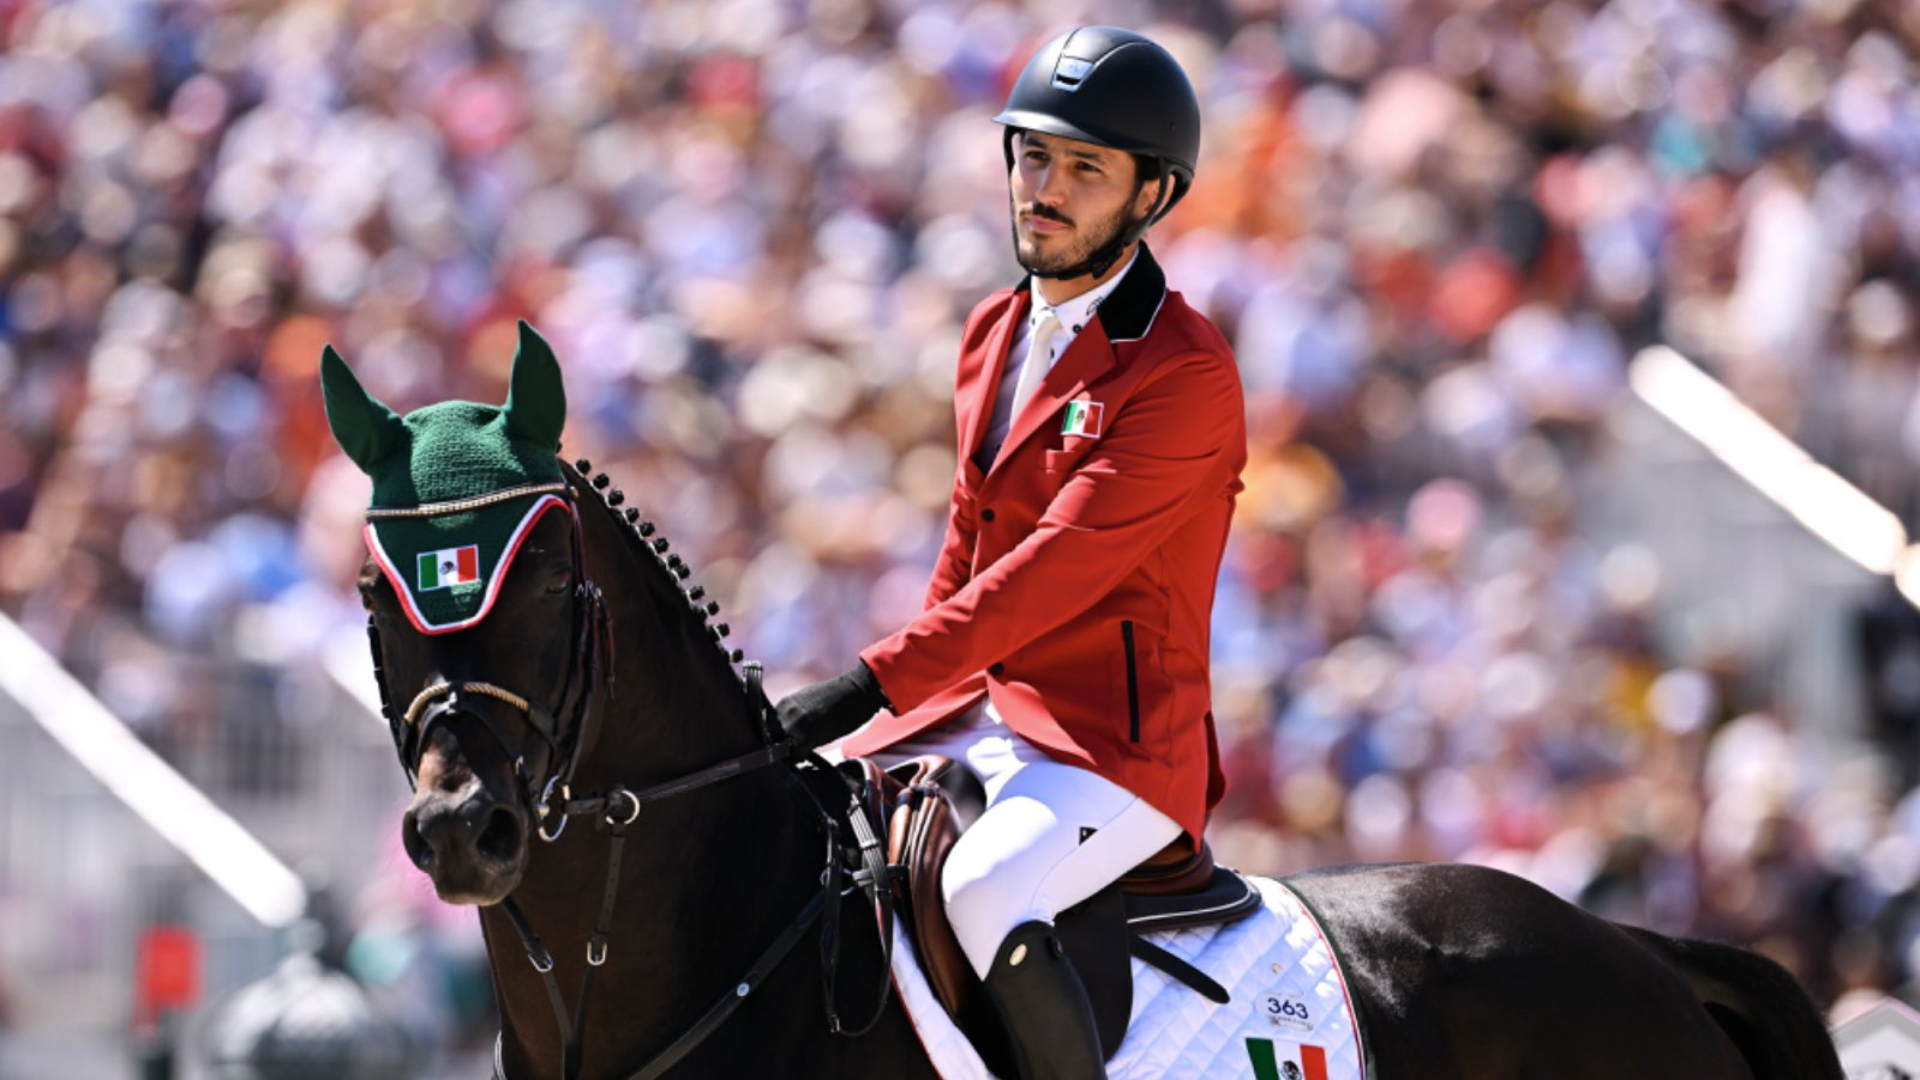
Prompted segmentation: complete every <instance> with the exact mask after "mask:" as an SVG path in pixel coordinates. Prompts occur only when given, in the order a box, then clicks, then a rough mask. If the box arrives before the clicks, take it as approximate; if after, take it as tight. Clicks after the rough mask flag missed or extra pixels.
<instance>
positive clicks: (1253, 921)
mask: <svg viewBox="0 0 1920 1080" xmlns="http://www.w3.org/2000/svg"><path fill="white" fill-rule="evenodd" d="M1251 880H1252V881H1253V883H1254V884H1255V885H1256V886H1258V887H1259V889H1260V895H1261V897H1262V899H1263V900H1264V901H1265V904H1264V905H1263V907H1262V908H1261V910H1259V911H1256V912H1254V913H1253V914H1252V915H1249V916H1247V917H1246V918H1244V919H1242V920H1240V921H1239V922H1236V923H1234V924H1233V925H1231V926H1224V927H1221V926H1208V927H1202V928H1200V929H1197V930H1170V931H1166V932H1163V933H1156V934H1149V935H1148V939H1149V940H1151V941H1152V942H1153V943H1154V944H1156V945H1159V946H1160V947H1161V948H1163V949H1166V950H1167V951H1168V952H1171V953H1173V954H1174V955H1175V956H1178V957H1180V958H1181V959H1182V960H1185V961H1186V962H1188V963H1190V964H1192V965H1193V966H1194V967H1197V968H1199V969H1200V970H1201V971H1203V972H1205V973H1206V974H1207V975H1208V976H1209V977H1211V978H1212V979H1213V980H1214V981H1215V982H1217V983H1219V984H1220V985H1221V986H1224V987H1226V988H1227V992H1228V993H1229V994H1230V995H1231V996H1232V1000H1231V1001H1229V1002H1228V1003H1227V1004H1225V1005H1215V1004H1214V1003H1213V1002H1211V1001H1208V1000H1207V999H1206V998H1204V997H1201V996H1200V995H1199V994H1197V993H1195V992H1194V991H1193V990H1191V989H1189V988H1188V987H1186V986H1184V985H1182V984H1181V983H1178V982H1175V981H1174V980H1173V979H1170V978H1168V977H1167V976H1166V975H1163V974H1161V972H1160V971H1159V970H1158V969H1157V968H1152V967H1149V966H1147V965H1146V964H1144V963H1142V962H1140V961H1139V960H1135V961H1134V962H1133V1018H1132V1021H1131V1022H1130V1023H1129V1024H1128V1027H1127V1038H1126V1041H1125V1042H1123V1043H1121V1044H1120V1052H1119V1053H1117V1054H1115V1055H1114V1057H1113V1060H1112V1061H1109V1062H1108V1063H1107V1076H1108V1078H1109V1080H1363V1078H1364V1077H1365V1076H1366V1058H1365V1050H1364V1048H1363V1047H1362V1046H1361V1045H1360V1034H1359V1032H1360V1025H1359V1022H1358V1020H1357V1019H1356V1018H1355V1016H1354V1011H1353V1001H1352V998H1351V997H1350V996H1349V995H1348V993H1347V986H1346V978H1345V976H1344V975H1342V974H1341V972H1340V967H1339V964H1338V963H1336V962H1335V960H1334V956H1333V949H1332V947H1331V946H1330V945H1329V944H1328V943H1327V939H1326V936H1325V935H1324V934H1323V933H1321V931H1320V926H1319V924H1318V923H1317V922H1316V921H1315V920H1314V918H1313V916H1312V915H1311V914H1310V913H1309V912H1308V911H1307V909H1306V906H1305V905H1303V904H1302V903H1301V902H1300V899H1299V897H1297V896H1295V895H1294V894H1293V891H1292V890H1291V889H1288V888H1287V887H1286V886H1284V885H1282V884H1280V883H1279V882H1277V881H1272V880H1269V879H1267V878H1257V877H1256V878H1252V879H1251ZM894 937H895V942H894V945H895V947H894V950H893V981H894V986H895V987H897V988H898V990H899V992H900V999H901V1001H903V1002H904V1003H905V1004H906V1008H907V1015H908V1016H910V1017H911V1018H912V1020H913V1024H914V1027H915V1028H916V1029H917V1030H918V1031H919V1033H920V1042H921V1044H922V1045H924V1046H925V1047H926V1050H927V1057H928V1058H929V1059H930V1060H931V1061H932V1062H933V1066H934V1069H935V1070H936V1071H938V1072H939V1074H940V1076H941V1077H942V1080H996V1078H995V1077H994V1076H993V1074H992V1073H990V1072H988V1071H987V1067H986V1064H985V1063H984V1062H982V1061H981V1060H980V1055H979V1054H978V1053H977V1052H976V1051H975V1050H974V1048H973V1044H972V1043H971V1042H969V1041H968V1040H967V1037H966V1036H965V1035H964V1034H962V1033H961V1031H960V1029H959V1028H958V1027H956V1026H955V1025H954V1023H953V1020H952V1018H950V1017H949V1016H947V1012H946V1010H945V1009H943V1008H941V1007H940V999H939V998H937V997H935V996H934V994H933V988H932V987H931V986H929V985H928V984H927V978H926V974H925V973H924V972H922V971H921V970H920V963H919V960H918V958H917V957H916V956H915V955H914V952H913V949H912V947H911V946H910V945H909V944H908V942H907V939H906V935H905V933H904V932H903V931H902V930H900V929H899V927H898V926H897V925H896V926H895V928H894Z"/></svg>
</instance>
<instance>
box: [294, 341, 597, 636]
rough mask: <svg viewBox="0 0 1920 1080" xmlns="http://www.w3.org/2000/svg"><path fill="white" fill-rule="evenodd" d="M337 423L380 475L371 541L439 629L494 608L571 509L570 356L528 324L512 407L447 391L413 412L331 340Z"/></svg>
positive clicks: (327, 377) (346, 441) (402, 590)
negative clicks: (567, 451)
mask: <svg viewBox="0 0 1920 1080" xmlns="http://www.w3.org/2000/svg"><path fill="white" fill-rule="evenodd" d="M320 384H321V389H322V390H323V391H324V392H325V396H326V402H327V424H328V425H329V426H330V427H331V428H332V429H333V437H334V439H335V440H337V441H338V442H339V443H340V448H341V449H343V450H345V451H346V452H347V456H348V457H350V458H352V459H353V461H354V464H356V465H358V466H360V471H362V472H364V473H366V474H367V475H368V476H370V477H372V478H373V502H372V505H371V506H369V507H368V509H367V531H366V539H367V550H368V551H369V552H370V553H371V554H372V555H373V559H374V561H375V562H377V563H379V564H380V569H381V571H382V572H384V573H385V574H386V576H387V580H388V581H389V582H390V583H392V585H393V588H394V591H395V592H397V593H399V595H400V598H401V600H402V602H403V603H404V605H405V607H406V610H407V617H408V618H409V619H410V620H411V621H412V622H413V625H414V627H415V628H416V629H418V630H420V631H421V632H422V633H427V634H442V633H447V632H449V631H453V630H464V629H466V628H467V627H469V626H472V625H474V624H475V623H477V622H479V621H480V620H481V619H483V618H485V617H486V614H487V612H488V611H489V610H490V609H491V608H492V607H493V602H494V600H495V598H496V597H498V595H499V592H500V584H501V582H502V581H504V580H505V579H506V576H507V570H508V568H509V567H510V566H511V565H512V563H513V557H514V555H515V554H516V553H518V551H519V550H520V543H521V541H522V540H524V539H525V538H526V535H527V533H528V532H529V531H531V530H532V528H533V525H534V523H535V522H536V521H538V520H540V516H541V515H542V514H545V513H546V512H547V511H548V510H552V509H555V508H563V509H566V510H567V512H569V513H571V502H570V501H569V499H570V496H569V494H568V488H567V482H566V478H565V475H564V474H563V473H562V472H561V468H560V459H559V457H558V453H559V449H560V430H561V428H562V427H563V426H565V424H566V417H567V395H566V390H565V388H564V387H563V386H562V384H561V381H560V364H559V362H558V361H557V360H555V359H554V356H553V350H552V349H550V348H548V347H547V343H546V341H545V340H543V339H542V338H541V337H540V335H539V334H538V333H536V332H535V331H534V329H533V327H531V326H528V325H527V324H526V323H525V322H522V323H521V324H520V346H519V351H518V352H516V353H515V354H514V358H513V375H512V377H511V379H510V381H509V387H508V390H507V403H506V404H505V405H497V406H496V405H480V404H477V403H475V402H471V401H443V402H440V403H439V404H437V405H428V406H426V407H424V408H420V409H415V410H414V411H413V412H410V413H408V414H407V415H406V416H405V417H404V418H402V417H400V416H396V415H395V414H394V412H393V410H392V409H389V408H387V406H385V405H383V404H381V402H380V401H379V400H378V399H377V398H375V397H374V396H373V395H372V394H369V393H367V391H366V390H365V388H363V387H362V386H361V385H360V381H359V380H358V379H356V378H354V377H353V372H352V371H350V370H348V368H347V364H346V361H344V360H342V359H340V354H339V353H337V352H334V351H333V347H332V346H331V345H329V346H328V347H327V349H326V351H325V352H324V353H323V354H322V355H321V357H320Z"/></svg>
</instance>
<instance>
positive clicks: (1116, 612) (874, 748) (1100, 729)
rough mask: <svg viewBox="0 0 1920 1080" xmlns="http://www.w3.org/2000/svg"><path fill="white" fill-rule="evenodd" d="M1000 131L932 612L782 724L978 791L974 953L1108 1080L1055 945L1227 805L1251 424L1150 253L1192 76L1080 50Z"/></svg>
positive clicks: (1129, 46) (995, 988)
mask: <svg viewBox="0 0 1920 1080" xmlns="http://www.w3.org/2000/svg"><path fill="white" fill-rule="evenodd" d="M994 119H995V121H996V122H998V123H1000V124H1002V125H1004V126H1005V134H1004V138H1003V148H1004V151H1005V155H1006V161H1007V166H1008V194H1009V202H1010V204H1011V212H1012V218H1013V239H1014V250H1015V252H1016V254H1017V256H1018V258H1019V261H1020V264H1021V266H1022V267H1024V268H1025V269H1026V271H1027V274H1028V277H1027V278H1026V279H1025V280H1023V281H1022V282H1021V283H1020V284H1019V285H1017V286H1015V287H1014V288H1011V289H1003V290H1001V291H999V292H996V293H994V294H993V295H992V296H990V297H988V298H987V299H986V300H985V301H983V302H982V303H981V304H980V305H979V306H978V307H976V308H975V309H974V310H973V313H972V315H971V316H970V317H969V318H968V320H967V323H966V329H965V332H964V335H963V337H962V344H961V354H960V363H959V371H958V378H957V380H956V385H955V412H956V414H957V420H958V427H959V466H958V468H957V470H956V472H955V475H954V483H953V492H952V503H951V509H950V513H949V518H948V524H947V531H946V538H945V541H944V543H943V544H942V546H941V551H940V556H939V560H938V562H937V564H936V565H935V567H934V571H933V578H932V582H931V584H930V585H929V587H928V590H927V596H926V601H925V606H924V610H923V611H922V612H921V614H920V615H919V616H918V617H917V618H915V619H914V620H913V621H912V622H910V623H908V624H907V625H906V626H905V627H904V628H902V629H901V630H900V631H899V632H897V633H895V634H893V635H892V636H890V637H887V638H885V639H884V640H882V641H879V642H877V643H875V644H873V645H872V646H870V647H868V648H867V649H865V650H863V651H862V652H861V653H860V657H859V662H858V663H857V664H855V665H854V667H853V668H852V669H851V670H850V671H848V672H847V673H846V674H844V675H841V676H838V677H836V678H833V679H829V680H826V681H824V682H820V683H816V684H813V685H811V686H808V687H805V688H803V689H801V690H799V691H797V692H795V693H794V694H792V695H791V696H789V697H787V698H785V699H784V700H783V701H781V702H780V704H779V707H778V710H779V715H780V720H781V723H782V725H783V726H784V727H785V728H786V730H787V731H788V732H789V733H791V734H792V735H793V736H795V738H796V739H797V740H799V741H800V742H802V743H805V744H809V745H819V744H823V743H826V742H830V741H833V740H835V739H839V738H841V737H843V736H846V735H848V734H849V733H850V732H853V731H854V729H856V728H858V727H860V726H861V725H862V724H866V725H867V726H866V727H865V729H864V730H862V731H860V732H858V733H857V734H855V735H854V736H853V737H852V738H850V739H847V740H846V742H845V744H844V747H843V748H844V750H845V752H846V753H847V754H849V755H865V756H883V757H887V758H901V757H905V756H909V755H912V754H919V753H928V752H933V753H942V754H946V755H947V756H949V757H952V758H953V759H955V760H956V761H959V762H964V763H965V764H966V765H967V766H968V767H969V768H971V769H972V770H973V771H974V772H975V773H976V774H977V775H978V776H979V778H980V779H981V781H982V782H983V783H984V785H985V788H986V792H987V797H988V802H987V809H986V810H985V812H984V813H983V814H982V815H981V817H980V819H979V820H978V822H977V823H976V824H974V825H973V826H972V828H971V829H969V831H968V832H967V833H966V834H965V835H964V836H963V837H962V838H961V839H960V841H959V843H958V844H957V845H956V846H955V847H954V849H953V852H952V855H951V857H950V858H949V861H948V862H947V865H946V869H945V871H944V874H943V876H942V880H941V886H942V893H943V896H944V898H945V901H946V904H947V908H948V913H949V916H950V918H951V920H952V923H953V927H954V930H955V931H956V933H957V936H958V938H959V940H960V944H961V947H962V949H963V950H964V951H965V953H966V955H967V958H968V960H969V961H970V962H971V963H972V966H973V967H974V969H975V971H976V973H977V974H979V975H980V977H981V978H982V980H983V982H984V985H985V988H986V991H987V995H988V997H989V999H990V1000H991V1001H992V1002H993V1003H994V1005H995V1007H996V1009H997V1010H998V1011H999V1013H1000V1015H1001V1017H1002V1018H1003V1020H1004V1022H1005V1024H1006V1027H1007V1029H1008V1033H1009V1035H1010V1036H1011V1037H1012V1040H1013V1043H1014V1045H1015V1056H1016V1059H1017V1062H1018V1069H1019V1073H1020V1076H1021V1077H1022V1078H1023V1080H1089V1078H1095V1077H1104V1076H1105V1075H1106V1074H1105V1069H1104V1066H1103V1064H1102V1055H1101V1052H1100V1045H1099V1040H1098V1037H1097V1033H1096V1031H1095V1027H1094V1020H1093V1015H1092V1012H1091V1009H1090V1008H1089V1006H1088V1003H1087V994H1086V989H1085V987H1084V986H1082V985H1081V982H1080V978H1079V976H1078V975H1077V974H1076V972H1075V969H1074V968H1073V966H1072V965H1071V964H1070V963H1068V962H1067V960H1066V959H1065V958H1064V957H1063V955H1062V950H1061V949H1060V947H1059V945H1058V942H1057V939H1056V938H1055V937H1054V935H1053V921H1054V919H1055V917H1056V916H1057V915H1059V914H1060V912H1061V911H1063V910H1065V909H1067V908H1069V907H1071V906H1073V905H1074V904H1076V903H1079V902H1080V901H1082V900H1085V899H1087V898H1088V897H1090V896H1092V895H1094V894H1095V893H1096V892H1099V891H1100V890H1101V889H1103V888H1105V887H1106V886H1107V885H1109V884H1111V883H1112V882H1114V881H1115V880H1117V879H1118V878H1119V877H1120V876H1121V875H1122V874H1124V873H1125V872H1127V871H1128V870H1131V869H1133V868H1134V867H1135V866H1136V865H1138V864H1139V863H1141V862H1142V861H1144V860H1145V859H1147V858H1148V857H1149V856H1152V855H1153V854H1155V853H1156V852H1158V851H1160V850H1161V849H1162V848H1164V847H1166V846H1167V845H1168V844H1170V843H1173V842H1175V841H1181V840H1184V841H1185V842H1186V843H1188V844H1191V845H1195V846H1197V845H1198V844H1199V843H1200V842H1201V838H1202V835H1203V833H1204V830H1205V827H1206V822H1207V815H1208V813H1209V811H1210V810H1211V809H1212V808H1213V806H1214V805H1215V804H1216V803H1218V801H1219V799H1220V795H1221V791H1222V787H1223V780H1222V776H1221V772H1220V767H1219V754H1218V749H1217V747H1216V744H1215V738H1214V730H1213V715H1212V712H1211V706H1210V704H1209V693H1210V690H1209V678H1208V626H1209V619H1210V614H1211V611H1212V608H1213V596H1214V585H1215V580H1216V578H1217V576H1218V573H1219V568H1220V559H1221V553H1222V550H1223V549H1224V547H1225V544H1226V539H1227V529H1228V524H1229V522H1230V520H1231V518H1232V516H1233V506H1234V499H1235V496H1236V495H1237V494H1238V492H1239V491H1240V490H1241V483H1240V479H1239V476H1240V471H1241V469H1242V467H1243V466H1244V465H1245V463H1246V456H1247V455H1246V421H1245V414H1244V408H1243V405H1242V401H1241V389H1240V376H1239V370H1238V367H1237V365H1236V364H1235V361H1234V357H1233V352H1232V349H1231V348H1230V347H1229V346H1228V344H1227V342H1226V340H1225V338H1224V337H1223V336H1222V335H1221V334H1220V332H1219V330H1218V329H1216V328H1215V327H1214V326H1213V324H1212V323H1210V322H1208V321H1207V319H1206V318H1205V317H1204V316H1202V315H1200V314H1199V313H1198V312H1196V311H1194V310H1193V309H1192V308H1191V307H1189V306H1188V305H1187V303H1186V301H1185V300H1184V299H1183V298H1182V297H1181V295H1180V294H1179V293H1177V292H1171V291H1169V290H1168V288H1167V284H1166V278H1165V276H1164V275H1163V274H1162V272H1161V270H1160V267H1159V265H1158V264H1157V263H1156V262H1155V261H1154V258H1153V255H1152V253H1151V252H1150V251H1149V250H1148V249H1147V246H1146V245H1145V243H1144V242H1143V237H1144V236H1145V234H1146V232H1147V230H1148V228H1149V227H1151V226H1152V225H1153V224H1154V223H1155V222H1156V221H1158V220H1160V218H1162V217H1164V216H1165V215H1166V213H1167V212H1168V211H1169V210H1171V209H1172V208H1173V207H1174V205H1175V204H1177V203H1178V202H1179V201H1180V199H1181V198H1182V197H1183V196H1184V195H1185V194H1186V193H1187V191H1188V189H1189V187H1190V186H1191V184H1192V182H1193V174H1194V165H1195V162H1196V159H1197V157H1198V151H1199V146H1200V113H1199V105H1198V102H1197V100H1196V98H1195V96H1194V92H1193V88H1192V86H1191V85H1190V84H1189V83H1188V81H1187V78H1186V75H1185V74H1184V73H1183V72H1182V71H1181V69H1180V65H1179V64H1178V63H1177V62H1176V61H1175V60H1174V59H1173V57H1172V56H1170V55H1169V54H1168V53H1167V52H1166V50H1164V49H1162V48H1161V47H1160V46H1159V45H1156V44H1155V43H1153V42H1152V41H1150V40H1148V39H1146V38H1144V37H1142V36H1140V35H1138V34H1135V33H1131V32H1129V31H1125V30H1119V29H1115V28H1112V27H1103V26H1094V27H1081V28H1079V29H1076V30H1073V31H1071V32H1069V33H1066V34H1063V35H1061V36H1059V37H1057V38H1055V39H1053V40H1052V41H1050V42H1048V43H1047V44H1046V46H1045V47H1043V48H1042V49H1041V50H1040V51H1039V52H1038V53H1037V54H1036V55H1035V56H1034V57H1033V59H1032V60H1031V61H1029V62H1028V64H1027V66H1026V68H1025V70H1023V71H1022V72H1021V74H1020V77H1019V80H1018V81H1017V82H1016V83H1015V84H1014V87H1013V90H1012V93H1011V95H1010V96H1009V97H1008V100H1007V104H1006V108H1005V109H1003V110H1002V111H1001V112H1000V114H999V115H998V116H996V117H995V118H994ZM882 710H890V712H889V713H888V714H886V715H882V716H879V717H877V718H876V717H875V714H876V713H879V712H881V711H882ZM869 721H871V723H869Z"/></svg>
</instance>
